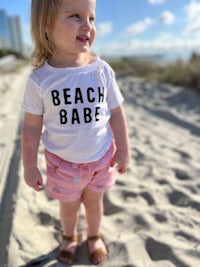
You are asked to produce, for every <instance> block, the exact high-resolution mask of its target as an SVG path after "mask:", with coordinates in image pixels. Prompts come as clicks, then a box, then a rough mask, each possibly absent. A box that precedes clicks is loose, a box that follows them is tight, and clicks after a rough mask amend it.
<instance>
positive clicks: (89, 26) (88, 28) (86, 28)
mask: <svg viewBox="0 0 200 267" xmlns="http://www.w3.org/2000/svg"><path fill="white" fill-rule="evenodd" d="M82 29H83V30H84V31H91V30H92V22H91V21H90V20H89V19H86V20H85V21H83V25H82Z"/></svg>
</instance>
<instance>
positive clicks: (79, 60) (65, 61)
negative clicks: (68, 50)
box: [48, 53, 96, 68]
mask: <svg viewBox="0 0 200 267" xmlns="http://www.w3.org/2000/svg"><path fill="white" fill-rule="evenodd" d="M95 60H96V57H95V56H93V55H92V54H91V53H81V54H78V55H72V56H70V57H63V56H62V55H58V54H54V55H53V56H52V57H51V58H50V59H49V60H48V63H49V64H50V65H51V66H53V67H56V68H72V67H81V66H86V65H88V64H90V63H92V62H94V61H95Z"/></svg>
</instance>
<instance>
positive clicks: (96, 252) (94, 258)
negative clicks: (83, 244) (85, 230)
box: [87, 234, 108, 266]
mask: <svg viewBox="0 0 200 267" xmlns="http://www.w3.org/2000/svg"><path fill="white" fill-rule="evenodd" d="M98 239H102V240H103V237H102V234H98V235H96V236H90V237H88V239H87V241H95V240H98ZM103 242H104V244H105V241H104V240H103ZM105 246H106V245H105ZM88 247H89V244H88ZM102 256H105V257H106V259H105V260H103V261H102V262H99V263H96V262H97V259H98V258H100V257H102ZM107 256H108V248H107V246H106V249H102V248H99V249H96V250H94V251H93V252H92V253H90V255H89V258H90V261H91V263H92V264H94V265H98V266H102V265H103V264H104V263H105V261H106V260H107Z"/></svg>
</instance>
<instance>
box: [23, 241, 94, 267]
mask: <svg viewBox="0 0 200 267" xmlns="http://www.w3.org/2000/svg"><path fill="white" fill-rule="evenodd" d="M58 250H59V247H56V248H55V249H54V250H52V251H50V252H49V253H48V254H46V255H41V256H39V257H37V258H35V259H33V260H31V261H30V262H28V263H27V264H25V265H22V266H19V267H66V265H63V264H61V263H59V262H58V261H57V260H56V255H57V253H58ZM81 265H84V266H91V265H92V264H91V263H90V261H89V259H88V250H87V243H86V241H84V242H82V243H81V244H80V246H79V247H78V249H77V253H76V258H75V261H74V264H73V266H74V267H76V266H81Z"/></svg>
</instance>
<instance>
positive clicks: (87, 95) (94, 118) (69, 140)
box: [22, 58, 123, 163]
mask: <svg viewBox="0 0 200 267" xmlns="http://www.w3.org/2000/svg"><path fill="white" fill-rule="evenodd" d="M122 101H123V97H122V95H121V93H120V90H119V88H118V86H117V83H116V80H115V75H114V72H113V70H112V69H111V67H110V66H109V65H108V64H107V63H106V62H105V61H103V60H101V59H100V58H97V60H96V61H95V62H93V63H91V64H88V65H86V66H82V67H74V68H55V67H52V66H50V65H49V64H48V63H47V62H46V63H45V64H44V65H43V66H41V67H40V68H38V69H36V70H34V71H33V72H32V73H31V74H30V76H29V77H28V80H27V83H26V88H25V94H24V101H23V104H22V108H23V109H24V110H25V111H26V112H29V113H32V114H35V115H43V116H44V117H43V118H44V119H43V123H44V133H43V134H42V140H43V143H44V146H45V148H46V149H47V150H48V151H50V152H52V153H54V154H56V155H57V156H59V157H61V158H63V159H65V160H67V161H70V162H75V163H89V162H93V161H97V160H99V159H100V158H102V157H103V156H104V154H105V153H106V151H107V150H108V148H109V147H110V145H111V142H112V131H111V128H110V124H109V119H110V110H112V109H115V108H117V107H118V106H119V105H121V103H122Z"/></svg>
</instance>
